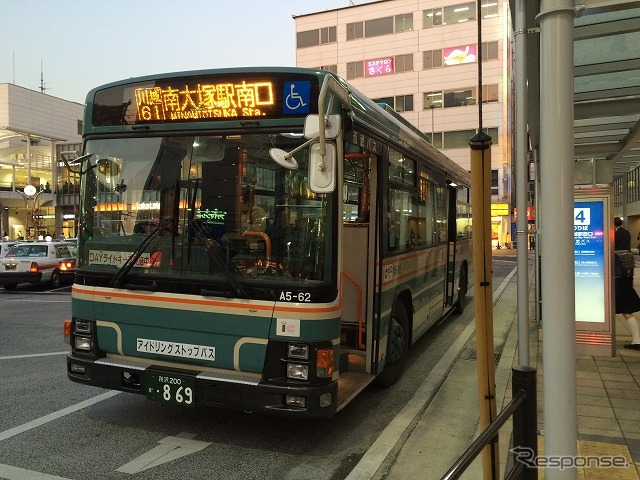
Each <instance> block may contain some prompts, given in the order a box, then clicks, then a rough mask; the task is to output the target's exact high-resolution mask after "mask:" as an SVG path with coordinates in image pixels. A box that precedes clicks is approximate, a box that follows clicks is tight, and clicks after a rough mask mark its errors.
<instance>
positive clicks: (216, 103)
mask: <svg viewBox="0 0 640 480" xmlns="http://www.w3.org/2000/svg"><path fill="white" fill-rule="evenodd" d="M318 95H319V87H318V79H317V78H316V77H314V76H312V75H305V74H299V73H298V74H288V73H258V72H246V73H229V74H218V75H194V76H190V77H189V76H186V77H174V78H159V79H157V80H150V81H141V82H135V83H128V84H122V85H117V86H113V87H108V88H105V89H102V90H98V91H96V93H95V96H94V99H93V113H92V118H91V121H92V124H93V125H94V126H112V125H136V124H145V123H179V122H203V121H218V120H234V119H237V120H242V119H268V118H290V117H296V116H300V117H303V116H305V115H307V114H309V113H315V112H317V111H318Z"/></svg>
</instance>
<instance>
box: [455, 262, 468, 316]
mask: <svg viewBox="0 0 640 480" xmlns="http://www.w3.org/2000/svg"><path fill="white" fill-rule="evenodd" d="M459 287H460V290H459V291H458V301H457V302H456V307H455V310H454V312H455V313H457V314H458V315H460V314H462V313H464V307H465V305H466V303H467V289H468V285H467V269H466V268H465V267H462V270H461V271H460V282H459Z"/></svg>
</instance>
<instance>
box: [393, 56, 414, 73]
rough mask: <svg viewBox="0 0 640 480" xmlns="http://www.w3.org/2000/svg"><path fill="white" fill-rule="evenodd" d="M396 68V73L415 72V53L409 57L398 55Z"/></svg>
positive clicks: (395, 62)
mask: <svg viewBox="0 0 640 480" xmlns="http://www.w3.org/2000/svg"><path fill="white" fill-rule="evenodd" d="M394 64H395V66H394V68H395V72H396V73H402V72H412V71H413V53H408V54H407V55H396V56H395V58H394Z"/></svg>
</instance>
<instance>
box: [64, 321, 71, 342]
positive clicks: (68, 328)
mask: <svg viewBox="0 0 640 480" xmlns="http://www.w3.org/2000/svg"><path fill="white" fill-rule="evenodd" d="M63 330H64V341H65V343H70V342H71V320H65V321H64V327H63Z"/></svg>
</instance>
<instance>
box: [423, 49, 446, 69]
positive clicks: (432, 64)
mask: <svg viewBox="0 0 640 480" xmlns="http://www.w3.org/2000/svg"><path fill="white" fill-rule="evenodd" d="M438 67H442V50H428V51H426V52H423V54H422V68H424V69H425V70H429V69H430V68H438Z"/></svg>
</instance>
